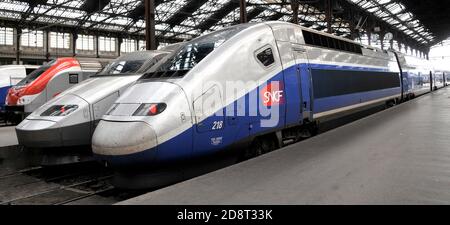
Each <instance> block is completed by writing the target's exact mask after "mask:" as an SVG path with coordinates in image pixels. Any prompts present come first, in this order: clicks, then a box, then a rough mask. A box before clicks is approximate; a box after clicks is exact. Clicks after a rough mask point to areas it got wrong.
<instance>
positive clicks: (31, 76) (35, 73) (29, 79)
mask: <svg viewBox="0 0 450 225" xmlns="http://www.w3.org/2000/svg"><path fill="white" fill-rule="evenodd" d="M55 63H56V60H53V61H51V62H49V63H47V64H46V65H43V66H41V67H39V68H37V69H36V70H34V71H33V72H32V73H30V74H29V75H28V76H27V77H25V78H24V79H23V80H21V81H20V82H19V83H17V86H25V85H28V84H29V83H31V82H33V81H35V80H36V79H37V78H38V77H40V76H41V75H42V74H43V73H44V72H45V71H47V70H48V69H50V67H52V66H53V65H54V64H55Z"/></svg>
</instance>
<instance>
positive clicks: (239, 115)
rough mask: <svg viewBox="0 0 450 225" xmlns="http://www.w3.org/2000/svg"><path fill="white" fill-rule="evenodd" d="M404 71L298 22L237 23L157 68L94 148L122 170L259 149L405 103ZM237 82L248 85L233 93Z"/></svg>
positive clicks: (122, 104) (112, 117) (106, 120)
mask: <svg viewBox="0 0 450 225" xmlns="http://www.w3.org/2000/svg"><path fill="white" fill-rule="evenodd" d="M429 72H431V71H429ZM429 72H428V73H429ZM402 76H403V75H402V73H401V68H400V63H399V62H398V59H397V57H396V54H395V53H394V52H391V51H385V50H381V49H377V48H373V47H370V46H365V45H361V44H359V43H357V42H353V41H350V40H348V39H344V38H340V37H336V36H333V35H330V34H325V33H322V32H317V31H314V30H312V29H307V28H304V27H301V26H297V25H294V24H290V23H283V22H265V23H257V24H245V25H237V26H233V27H229V28H225V29H223V30H220V31H217V32H213V33H211V34H208V35H205V36H202V37H199V38H197V39H194V40H192V41H190V42H187V43H185V44H183V45H182V46H181V47H180V49H179V50H177V51H175V52H174V53H173V54H171V55H170V56H168V57H167V58H166V60H164V61H162V62H160V63H159V64H158V65H156V66H155V67H154V68H152V70H151V71H150V72H149V73H147V74H145V75H144V76H143V77H142V78H141V79H140V80H139V81H138V82H137V83H136V84H134V85H133V86H132V87H130V88H129V89H128V90H127V91H126V92H125V93H124V94H123V95H122V96H121V97H120V98H119V99H118V100H117V101H116V102H115V104H114V105H113V107H112V108H111V109H110V110H109V111H108V113H107V114H106V115H105V116H104V117H103V118H102V120H101V121H100V123H99V125H98V126H97V129H96V130H95V132H94V135H93V139H92V149H93V152H94V154H95V156H96V157H97V159H98V160H99V161H101V162H104V163H106V164H108V165H110V166H111V167H114V168H116V169H117V170H118V171H119V170H123V171H125V170H128V169H129V168H131V167H137V166H143V167H151V166H158V165H166V164H168V163H171V162H177V161H179V160H184V159H192V158H197V157H201V156H205V155H208V154H212V153H217V152H221V151H222V150H225V149H229V148H231V147H232V146H236V145H238V146H240V147H241V148H242V150H243V155H244V156H245V157H247V156H252V155H258V154H261V153H264V152H268V151H271V150H273V149H275V148H279V147H282V146H283V143H285V142H287V141H289V140H299V139H300V138H302V137H304V136H307V133H306V132H305V129H306V130H314V129H315V127H316V125H317V124H318V123H319V122H322V121H325V120H328V119H330V118H334V117H339V116H342V115H346V114H349V113H354V112H356V111H359V110H362V109H365V108H367V107H371V106H373V105H381V104H388V105H392V104H396V103H399V102H401V101H402V100H404V99H403V97H402V96H404V93H403V92H405V91H408V88H407V87H404V85H405V84H404V83H403V79H402ZM230 82H234V84H236V83H235V82H237V83H239V84H240V86H237V85H233V87H234V88H231V91H230V92H228V91H227V90H228V88H225V87H228V84H229V83H230ZM421 83H422V84H423V83H424V82H421ZM418 89H421V87H418ZM428 90H430V89H428ZM230 93H231V94H230ZM208 99H215V100H214V101H211V102H209V101H208ZM253 103H256V105H254V104H253ZM266 110H269V111H270V113H268V114H267V113H264V112H265V111H266Z"/></svg>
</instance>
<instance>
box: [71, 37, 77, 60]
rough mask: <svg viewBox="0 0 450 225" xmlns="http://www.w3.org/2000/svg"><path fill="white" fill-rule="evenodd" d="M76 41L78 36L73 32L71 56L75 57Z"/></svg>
mask: <svg viewBox="0 0 450 225" xmlns="http://www.w3.org/2000/svg"><path fill="white" fill-rule="evenodd" d="M77 40H78V34H77V33H76V32H75V31H74V32H72V56H73V57H75V56H77Z"/></svg>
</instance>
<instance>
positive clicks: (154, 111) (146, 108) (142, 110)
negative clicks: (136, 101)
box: [133, 103, 167, 116]
mask: <svg viewBox="0 0 450 225" xmlns="http://www.w3.org/2000/svg"><path fill="white" fill-rule="evenodd" d="M166 108H167V105H166V104H164V103H157V104H142V105H141V106H139V108H138V109H137V110H136V112H135V113H134V114H133V116H156V115H158V114H160V113H162V112H164V110H166Z"/></svg>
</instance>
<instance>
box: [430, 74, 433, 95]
mask: <svg viewBox="0 0 450 225" xmlns="http://www.w3.org/2000/svg"><path fill="white" fill-rule="evenodd" d="M430 91H431V92H433V91H434V76H433V72H431V71H430Z"/></svg>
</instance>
